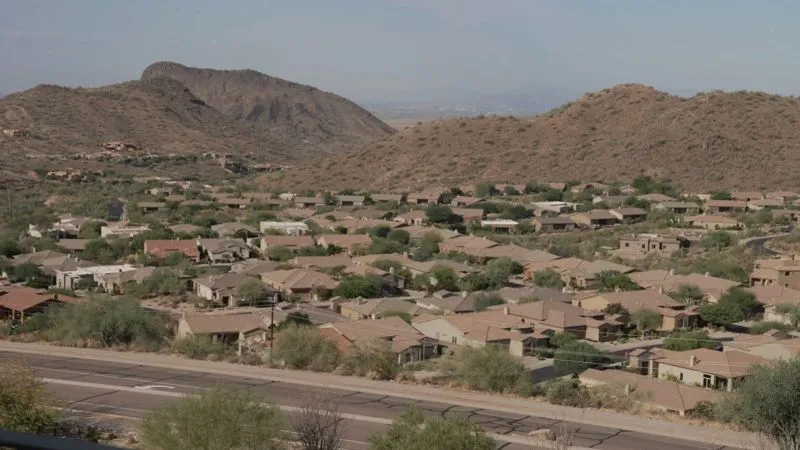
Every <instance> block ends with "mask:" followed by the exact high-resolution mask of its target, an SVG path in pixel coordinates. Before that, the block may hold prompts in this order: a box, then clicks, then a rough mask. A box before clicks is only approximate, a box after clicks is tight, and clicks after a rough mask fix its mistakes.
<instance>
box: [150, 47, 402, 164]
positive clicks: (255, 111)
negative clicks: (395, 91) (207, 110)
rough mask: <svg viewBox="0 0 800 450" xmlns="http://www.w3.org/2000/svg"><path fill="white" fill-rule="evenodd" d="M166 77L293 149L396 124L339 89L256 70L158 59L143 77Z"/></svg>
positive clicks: (346, 144)
mask: <svg viewBox="0 0 800 450" xmlns="http://www.w3.org/2000/svg"><path fill="white" fill-rule="evenodd" d="M161 77H167V78H171V79H174V80H176V81H178V82H180V83H182V84H183V85H185V86H186V87H187V88H188V89H189V90H190V91H191V92H192V93H194V95H196V96H197V97H199V98H200V99H202V100H203V101H204V102H205V103H207V104H208V105H210V106H211V107H212V108H214V109H216V110H217V111H219V112H220V113H222V114H223V115H224V116H225V117H227V118H228V119H230V120H232V121H235V122H239V123H242V124H245V125H247V126H248V127H250V128H251V129H252V130H253V131H254V132H255V133H256V134H259V135H265V136H269V137H270V139H271V140H272V141H274V142H275V143H276V144H279V145H283V146H286V147H289V148H293V149H294V150H295V151H300V152H302V151H304V150H305V151H310V152H311V153H316V152H319V151H329V152H335V151H339V150H342V149H347V148H353V147H358V146H362V145H364V144H366V143H367V142H370V141H372V140H374V139H380V138H384V137H387V136H390V135H391V134H392V133H393V132H394V130H393V129H392V128H391V127H390V126H389V125H387V124H385V123H383V122H382V121H381V120H379V119H378V118H376V117H375V116H373V115H372V114H371V113H369V112H368V111H367V110H365V109H363V108H361V107H360V106H358V105H356V104H355V103H353V102H351V101H349V100H347V99H345V98H343V97H340V96H338V95H335V94H331V93H328V92H324V91H321V90H319V89H317V88H314V87H311V86H305V85H302V84H297V83H293V82H291V81H286V80H282V79H280V78H275V77H271V76H268V75H264V74H262V73H259V72H256V71H254V70H215V69H198V68H193V67H186V66H184V65H181V64H178V63H174V62H157V63H154V64H152V65H150V66H149V67H147V68H146V69H145V70H144V72H143V73H142V76H141V79H142V80H143V81H146V80H150V79H153V78H161Z"/></svg>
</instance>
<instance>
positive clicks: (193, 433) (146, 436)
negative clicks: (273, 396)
mask: <svg viewBox="0 0 800 450" xmlns="http://www.w3.org/2000/svg"><path fill="white" fill-rule="evenodd" d="M284 424H285V421H284V418H283V415H282V414H281V411H280V409H278V408H277V407H276V406H272V405H270V404H268V403H267V399H266V398H264V397H263V396H261V395H259V394H258V392H256V391H251V390H228V389H221V388H216V389H211V390H207V391H203V392H202V393H200V394H199V395H196V396H194V395H193V396H186V397H183V398H182V399H180V400H178V401H175V402H172V403H168V404H166V405H165V406H162V407H159V408H157V409H156V410H155V411H153V412H152V413H150V414H148V415H147V416H145V418H144V420H143V421H142V423H141V426H140V429H139V434H140V437H141V440H142V444H143V446H144V448H148V449H153V450H195V449H208V450H223V449H230V448H241V449H253V450H256V449H258V450H279V449H283V448H284V447H285V444H284V442H285V439H286V435H285V433H284V431H283V429H284Z"/></svg>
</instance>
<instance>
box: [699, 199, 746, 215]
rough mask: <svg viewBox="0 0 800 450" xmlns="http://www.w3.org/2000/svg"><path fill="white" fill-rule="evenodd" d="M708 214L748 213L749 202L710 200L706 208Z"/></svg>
mask: <svg viewBox="0 0 800 450" xmlns="http://www.w3.org/2000/svg"><path fill="white" fill-rule="evenodd" d="M704 210H705V213H706V214H710V215H715V214H731V213H735V212H745V211H747V202H746V201H744V200H709V201H707V202H706V206H705V208H704Z"/></svg>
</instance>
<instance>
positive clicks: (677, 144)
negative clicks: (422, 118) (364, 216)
mask: <svg viewBox="0 0 800 450" xmlns="http://www.w3.org/2000/svg"><path fill="white" fill-rule="evenodd" d="M798 168H800V100H799V99H797V98H793V97H782V96H776V95H770V94H764V93H756V92H735V93H723V92H712V93H704V94H699V95H697V96H695V97H692V98H681V97H676V96H672V95H668V94H665V93H663V92H659V91H657V90H655V89H653V88H650V87H647V86H643V85H635V84H630V85H620V86H615V87H613V88H610V89H605V90H603V91H600V92H596V93H592V94H587V95H586V96H584V97H582V98H580V99H578V100H576V101H574V102H571V103H568V104H566V105H564V106H562V107H560V108H557V109H555V110H552V111H550V112H548V113H546V114H543V115H540V116H537V117H533V118H527V119H518V118H509V117H479V118H470V119H448V120H439V121H433V122H427V123H423V124H421V125H417V126H415V127H412V128H409V129H404V130H402V131H401V132H399V133H397V134H396V135H394V136H391V137H387V138H385V139H383V140H379V141H375V142H374V143H371V144H367V145H366V146H364V147H363V148H362V149H361V150H359V151H355V152H351V153H348V154H341V155H332V156H329V157H327V158H325V159H321V160H319V161H315V162H314V163H313V164H309V165H306V166H304V167H297V168H295V169H291V170H288V171H286V172H284V173H283V174H281V175H276V174H270V175H269V176H265V177H264V178H263V182H264V184H265V185H291V186H308V187H318V188H319V187H323V188H344V187H350V188H372V189H409V188H417V187H424V186H430V185H442V184H446V185H447V184H451V185H456V184H461V183H464V182H474V181H479V180H486V181H496V182H504V181H514V182H525V181H527V180H547V181H566V180H570V179H577V180H584V181H592V180H603V181H615V180H630V179H632V178H634V177H636V176H638V175H640V174H655V175H661V176H664V177H668V178H670V179H672V180H673V181H674V182H675V183H676V184H678V185H680V186H681V187H683V188H685V189H687V190H691V191H696V190H711V189H733V188H749V189H771V188H787V189H789V188H791V189H798V188H800V177H797V176H796V171H797V169H798Z"/></svg>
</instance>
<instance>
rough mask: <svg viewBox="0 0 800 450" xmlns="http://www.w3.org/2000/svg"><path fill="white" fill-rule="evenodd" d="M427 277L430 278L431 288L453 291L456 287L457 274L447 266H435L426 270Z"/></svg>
mask: <svg viewBox="0 0 800 450" xmlns="http://www.w3.org/2000/svg"><path fill="white" fill-rule="evenodd" d="M428 277H429V279H431V285H432V286H433V289H434V290H436V291H438V290H442V289H444V290H447V291H455V290H457V289H458V275H456V272H455V271H454V270H453V269H451V268H449V267H436V268H435V269H433V270H431V271H430V272H428Z"/></svg>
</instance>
